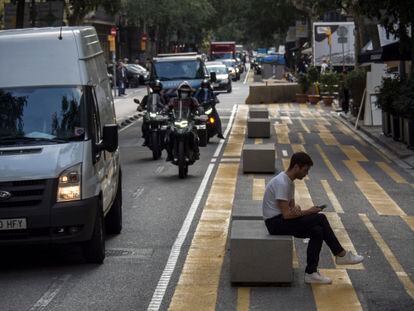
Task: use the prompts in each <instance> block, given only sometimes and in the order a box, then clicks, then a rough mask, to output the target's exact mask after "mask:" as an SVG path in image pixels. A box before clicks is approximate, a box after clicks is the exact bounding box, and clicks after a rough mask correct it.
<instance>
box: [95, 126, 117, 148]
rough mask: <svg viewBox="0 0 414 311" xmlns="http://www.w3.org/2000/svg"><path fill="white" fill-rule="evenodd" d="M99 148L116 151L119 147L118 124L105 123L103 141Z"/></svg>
mask: <svg viewBox="0 0 414 311" xmlns="http://www.w3.org/2000/svg"><path fill="white" fill-rule="evenodd" d="M98 149H99V150H106V151H108V152H114V151H115V150H116V149H118V124H105V125H104V128H103V142H102V144H99V145H98Z"/></svg>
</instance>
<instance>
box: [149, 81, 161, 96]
mask: <svg viewBox="0 0 414 311" xmlns="http://www.w3.org/2000/svg"><path fill="white" fill-rule="evenodd" d="M149 87H150V88H151V90H152V91H153V92H154V93H159V92H161V90H162V83H161V82H160V80H153V81H151V82H150V83H149Z"/></svg>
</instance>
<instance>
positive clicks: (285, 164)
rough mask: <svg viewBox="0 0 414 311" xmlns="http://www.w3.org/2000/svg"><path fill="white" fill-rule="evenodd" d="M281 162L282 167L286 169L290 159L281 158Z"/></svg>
mask: <svg viewBox="0 0 414 311" xmlns="http://www.w3.org/2000/svg"><path fill="white" fill-rule="evenodd" d="M282 164H283V169H284V170H285V171H286V170H287V169H288V167H289V164H290V160H289V159H287V158H283V159H282Z"/></svg>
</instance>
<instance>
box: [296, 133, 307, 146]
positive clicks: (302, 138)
mask: <svg viewBox="0 0 414 311" xmlns="http://www.w3.org/2000/svg"><path fill="white" fill-rule="evenodd" d="M298 137H299V140H300V142H301V144H302V145H304V144H306V142H305V138H304V137H303V134H302V133H298Z"/></svg>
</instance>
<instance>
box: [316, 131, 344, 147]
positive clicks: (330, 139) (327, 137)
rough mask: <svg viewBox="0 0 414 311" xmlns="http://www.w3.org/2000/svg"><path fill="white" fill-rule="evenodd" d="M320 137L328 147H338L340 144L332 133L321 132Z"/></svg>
mask: <svg viewBox="0 0 414 311" xmlns="http://www.w3.org/2000/svg"><path fill="white" fill-rule="evenodd" d="M319 137H320V138H321V139H322V141H323V142H324V144H325V145H327V146H338V145H339V142H338V141H337V140H336V138H335V136H334V135H333V134H332V133H328V132H321V133H319Z"/></svg>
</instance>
